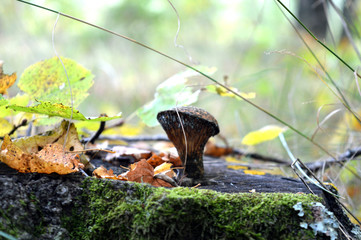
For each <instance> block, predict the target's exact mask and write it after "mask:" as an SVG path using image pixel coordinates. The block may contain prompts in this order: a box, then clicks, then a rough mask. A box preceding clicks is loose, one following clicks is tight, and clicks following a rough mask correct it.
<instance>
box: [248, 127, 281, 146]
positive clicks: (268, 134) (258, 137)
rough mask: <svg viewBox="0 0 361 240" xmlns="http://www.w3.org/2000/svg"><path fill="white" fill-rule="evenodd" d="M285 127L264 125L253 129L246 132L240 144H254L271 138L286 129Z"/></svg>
mask: <svg viewBox="0 0 361 240" xmlns="http://www.w3.org/2000/svg"><path fill="white" fill-rule="evenodd" d="M286 129H287V128H282V127H279V126H275V125H269V126H265V127H263V128H261V129H259V130H257V131H253V132H250V133H248V134H247V135H246V136H245V137H244V138H243V140H242V144H245V145H249V146H252V145H256V144H259V143H262V142H265V141H269V140H272V139H274V138H276V137H278V135H279V134H280V133H282V132H284V131H286Z"/></svg>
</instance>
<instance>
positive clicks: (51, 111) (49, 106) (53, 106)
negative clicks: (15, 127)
mask: <svg viewBox="0 0 361 240" xmlns="http://www.w3.org/2000/svg"><path fill="white" fill-rule="evenodd" d="M7 108H10V109H12V110H15V111H20V112H28V113H37V114H44V115H48V116H55V117H61V118H66V119H70V117H71V107H69V106H65V105H63V104H61V103H51V102H43V101H40V104H38V105H36V106H31V107H23V106H17V105H10V106H8V107H7ZM117 118H121V114H118V115H117V116H114V117H97V118H88V117H84V115H83V114H81V113H80V112H79V111H78V110H76V109H74V112H73V117H72V119H73V120H81V121H97V122H100V121H109V120H113V119H117Z"/></svg>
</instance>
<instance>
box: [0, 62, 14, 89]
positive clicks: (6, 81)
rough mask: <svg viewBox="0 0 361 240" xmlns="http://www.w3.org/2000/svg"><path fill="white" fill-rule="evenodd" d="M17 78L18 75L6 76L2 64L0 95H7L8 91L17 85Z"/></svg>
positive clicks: (0, 63) (0, 66) (0, 65)
mask: <svg viewBox="0 0 361 240" xmlns="http://www.w3.org/2000/svg"><path fill="white" fill-rule="evenodd" d="M16 78H17V76H16V73H13V74H11V75H8V74H4V73H3V67H2V62H0V94H7V89H9V88H10V87H11V86H12V85H13V84H14V83H15V81H16Z"/></svg>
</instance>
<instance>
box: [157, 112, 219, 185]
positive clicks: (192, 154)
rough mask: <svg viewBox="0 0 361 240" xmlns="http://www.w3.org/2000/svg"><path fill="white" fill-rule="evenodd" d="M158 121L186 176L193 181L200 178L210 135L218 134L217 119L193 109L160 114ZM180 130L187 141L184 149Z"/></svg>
mask: <svg viewBox="0 0 361 240" xmlns="http://www.w3.org/2000/svg"><path fill="white" fill-rule="evenodd" d="M157 119H158V122H159V123H160V124H161V125H162V127H163V129H164V131H165V132H166V133H167V135H168V138H169V140H170V141H172V142H173V144H174V146H175V147H176V149H177V151H178V155H179V157H180V159H181V160H182V163H183V166H184V172H185V174H186V176H187V177H189V178H195V179H200V178H202V177H203V174H204V168H203V151H204V146H205V144H206V143H207V141H208V139H209V138H210V137H211V136H214V135H217V134H218V133H219V127H218V123H217V120H216V119H215V118H214V117H213V116H212V115H211V114H209V113H208V112H207V111H205V110H203V109H201V108H197V107H192V106H188V107H177V108H173V109H170V110H166V111H162V112H159V113H158V115H157ZM180 120H181V121H182V125H183V128H182V125H181V123H180ZM183 129H184V132H185V136H186V139H187V148H186V145H185V138H184V133H183Z"/></svg>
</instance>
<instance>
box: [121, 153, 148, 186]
mask: <svg viewBox="0 0 361 240" xmlns="http://www.w3.org/2000/svg"><path fill="white" fill-rule="evenodd" d="M132 165H133V167H132V166H131V168H130V169H131V170H130V171H129V172H128V174H127V177H128V180H129V181H133V182H139V183H149V184H151V183H152V182H153V177H154V169H153V167H152V166H151V165H150V164H149V163H147V161H146V160H145V159H142V160H140V161H139V162H137V163H135V164H132Z"/></svg>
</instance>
